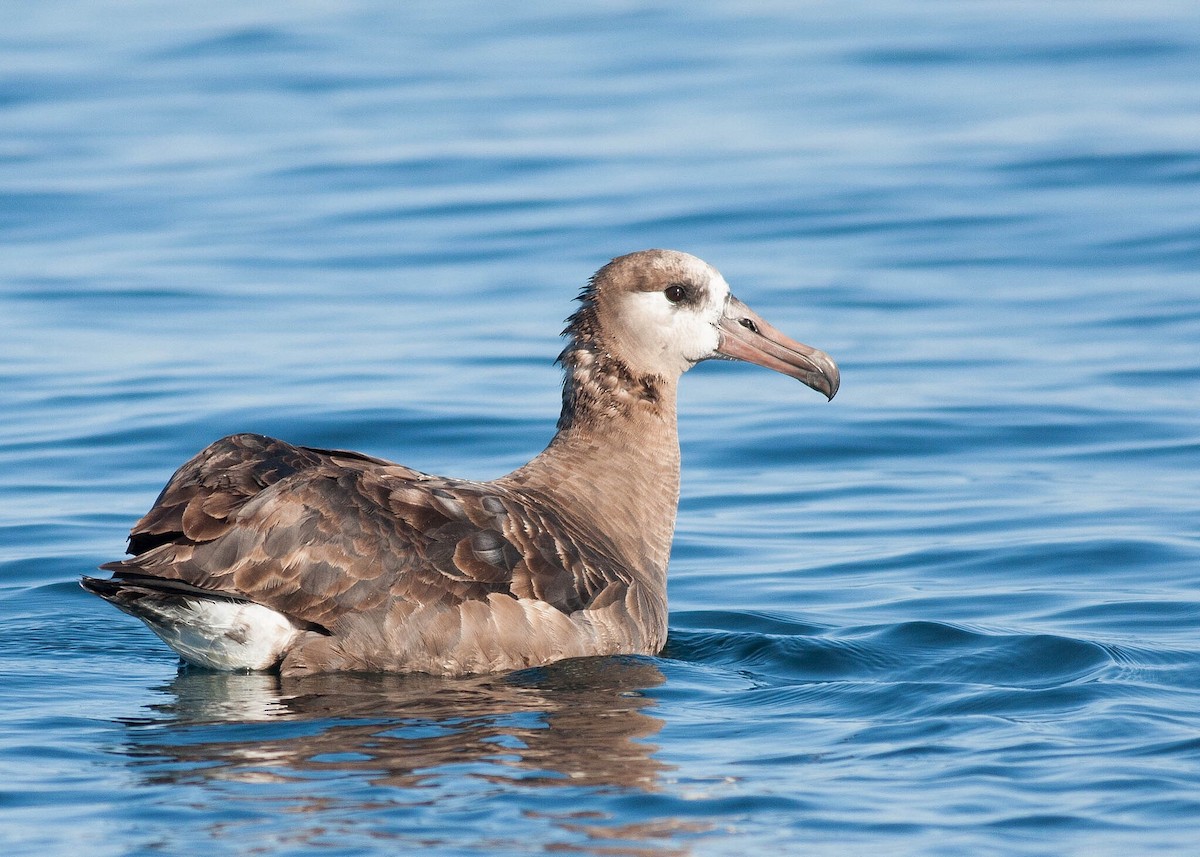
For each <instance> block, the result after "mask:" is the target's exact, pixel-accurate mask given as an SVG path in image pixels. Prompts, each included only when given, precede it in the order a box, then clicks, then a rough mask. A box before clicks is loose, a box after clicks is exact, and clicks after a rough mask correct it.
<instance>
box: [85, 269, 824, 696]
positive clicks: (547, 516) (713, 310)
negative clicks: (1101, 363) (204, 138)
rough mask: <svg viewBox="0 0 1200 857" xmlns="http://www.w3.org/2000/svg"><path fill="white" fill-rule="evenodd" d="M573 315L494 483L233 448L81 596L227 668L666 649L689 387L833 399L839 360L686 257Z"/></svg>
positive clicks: (617, 286)
mask: <svg viewBox="0 0 1200 857" xmlns="http://www.w3.org/2000/svg"><path fill="white" fill-rule="evenodd" d="M579 300H580V304H581V305H580V307H579V308H578V310H577V311H576V312H575V313H574V315H572V316H571V317H570V319H568V325H567V328H566V330H565V331H564V334H565V335H566V336H567V337H568V340H569V341H568V344H567V346H566V348H565V349H564V350H563V352H562V354H560V355H559V362H560V363H561V364H562V366H563V369H564V370H565V375H566V377H565V379H564V382H563V406H562V414H561V416H560V417H559V420H558V431H557V433H556V434H555V436H554V438H553V440H551V441H550V445H549V446H547V447H546V449H545V450H544V451H543V452H542V453H541V454H540V455H538V456H537V457H536V458H534V459H533V460H532V461H530V462H529V463H528V464H526V465H524V466H523V467H520V468H518V469H517V470H514V471H513V472H512V473H509V474H508V475H507V476H502V477H500V478H499V479H496V480H493V481H491V482H473V481H469V480H464V479H452V478H448V477H443V476H431V475H427V474H425V473H420V472H418V471H416V470H412V469H410V468H408V467H404V466H402V465H399V464H393V463H392V462H389V461H385V460H383V459H380V458H373V457H371V456H368V455H362V454H360V453H356V452H345V451H342V450H332V449H316V448H311V447H304V446H293V445H292V444H289V443H285V442H284V441H281V440H275V439H273V438H268V437H263V436H261V435H255V434H235V435H231V436H230V437H226V438H222V439H221V440H218V441H216V442H215V443H213V444H212V445H211V446H209V447H207V448H206V449H204V450H202V451H201V452H200V453H198V454H197V455H196V456H195V457H194V458H192V459H191V460H190V461H188V462H187V463H185V464H184V465H183V466H182V467H180V468H179V470H177V471H176V472H175V475H174V476H172V477H171V480H170V481H169V482H168V483H167V486H166V487H165V488H164V489H163V490H162V493H161V494H160V495H159V497H158V499H157V500H156V501H155V503H154V505H153V507H152V508H151V509H150V511H149V512H147V513H146V515H145V516H144V517H143V518H142V519H141V520H140V521H138V522H137V523H136V524H135V525H134V527H133V530H132V531H131V533H130V536H129V546H128V552H129V553H130V554H131V555H132V556H130V557H129V558H127V559H124V560H121V561H118V562H112V563H108V564H106V565H103V566H101V568H102V569H104V570H106V571H111V572H112V577H111V578H109V579H100V578H93V577H84V578H83V580H82V585H83V587H84V588H85V589H86V590H88V591H89V592H93V593H95V594H96V595H99V596H100V597H101V598H104V599H106V600H108V601H110V602H112V603H113V604H114V605H116V606H117V607H118V608H120V609H121V610H124V611H125V612H126V613H129V614H131V615H133V616H136V617H137V618H139V619H141V620H142V621H143V622H145V623H146V624H147V625H148V626H149V627H150V629H151V630H152V631H153V632H154V633H155V634H157V635H158V636H159V637H161V638H162V639H163V641H164V642H166V643H167V645H169V646H170V647H171V648H172V649H174V650H175V651H176V652H177V653H178V654H179V655H180V657H182V658H183V660H185V661H187V662H189V663H192V664H195V665H199V666H201V667H205V668H209V669H215V670H268V669H276V670H279V671H280V672H282V673H284V674H286V675H300V674H306V673H317V672H330V671H337V670H354V671H372V672H379V671H390V672H424V673H432V674H435V675H445V676H453V675H463V674H468V673H489V672H503V671H508V670H513V669H519V668H523V667H529V666H535V665H539V664H546V663H550V662H553V661H557V660H561V659H563V658H571V657H579V656H586V655H610V654H619V653H629V654H656V653H658V652H659V651H660V650H661V649H662V647H663V645H664V644H665V642H666V636H667V589H666V583H667V577H666V576H667V557H668V554H669V553H670V548H671V538H672V535H673V533H674V529H675V513H676V509H677V507H678V503H679V438H678V432H677V425H676V416H675V400H676V386H677V384H678V381H679V377H680V376H681V375H682V374H683V373H684V372H686V371H687V370H688V369H689V368H691V367H692V366H694V365H695V364H696V363H699V362H700V361H702V360H708V359H710V358H728V359H738V360H745V361H749V362H751V363H757V364H759V365H760V366H765V367H767V368H769V369H774V370H776V371H778V372H782V373H784V374H785V375H790V376H791V377H793V378H797V379H799V380H800V381H801V382H803V383H804V384H806V385H808V386H809V387H812V388H813V389H815V390H818V391H820V392H821V393H824V394H825V395H826V396H827V397H828V398H831V399H832V398H833V395H834V394H835V393H836V392H837V389H838V383H839V374H838V369H837V366H836V365H835V364H834V362H833V361H832V360H831V359H830V358H829V356H828V355H826V354H825V353H824V352H822V351H818V350H817V349H815V348H811V347H809V346H807V345H803V344H801V343H799V342H796V341H795V340H792V339H790V338H788V337H787V336H786V335H784V334H783V333H781V332H780V331H778V330H776V329H775V328H774V327H772V326H771V325H769V324H768V323H767V322H765V321H764V320H763V319H762V318H761V317H759V316H758V315H757V314H756V313H754V312H753V311H752V310H751V309H750V308H749V307H747V306H746V305H745V304H744V303H742V302H741V301H740V300H738V299H737V298H735V297H734V296H733V295H732V294H730V291H729V286H728V285H727V284H726V282H725V279H724V278H723V277H722V276H721V274H720V273H718V272H717V270H716V269H715V268H713V267H712V266H710V265H708V264H707V263H705V262H703V261H701V260H700V259H697V258H696V257H694V256H690V255H688V254H686V253H680V252H677V251H672V250H645V251H641V252H638V253H631V254H629V255H627V256H621V257H619V258H616V259H614V260H612V261H611V262H609V263H608V264H607V265H605V266H604V267H603V268H601V269H600V270H599V271H597V272H596V274H595V275H594V276H593V277H592V279H591V280H590V281H589V283H588V285H587V286H586V287H585V288H584V290H583V292H582V294H581V295H580V296H579Z"/></svg>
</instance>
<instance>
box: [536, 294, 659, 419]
mask: <svg viewBox="0 0 1200 857" xmlns="http://www.w3.org/2000/svg"><path fill="white" fill-rule="evenodd" d="M578 300H579V304H580V305H579V309H577V310H576V311H575V312H574V313H573V314H572V315H571V317H570V318H568V319H567V326H566V328H564V329H563V335H564V336H566V337H568V342H567V346H566V348H564V349H563V350H562V353H561V354H559V355H558V363H559V364H560V365H561V366H562V367H563V373H564V374H563V392H562V412H561V413H560V414H559V417H558V430H559V431H560V432H561V431H564V430H567V429H570V428H571V427H572V426H574V425H576V424H578V423H591V424H593V425H596V426H601V425H608V426H610V427H611V424H612V422H613V421H614V420H617V421H619V420H627V419H630V418H634V417H638V416H641V417H653V416H659V417H663V416H667V417H669V418H671V419H673V418H674V415H675V403H674V387H675V382H674V381H673V380H672V381H668V380H667V379H665V378H662V377H660V376H658V375H639V374H637V373H635V372H633V371H632V370H630V368H629V367H628V366H627V365H626V363H625V362H624V361H623V360H622V359H621V358H620V357H619V356H617V355H616V354H614V353H613V351H612V350H611V346H610V343H609V342H608V340H607V338H606V337H605V335H604V329H603V327H602V325H601V324H600V319H599V313H598V311H597V306H596V300H597V286H596V278H595V277H593V278H592V279H591V280H589V281H588V284H587V286H585V287H584V289H583V291H582V292H581V293H580V294H579V298H578Z"/></svg>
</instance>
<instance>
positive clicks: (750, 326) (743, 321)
mask: <svg viewBox="0 0 1200 857" xmlns="http://www.w3.org/2000/svg"><path fill="white" fill-rule="evenodd" d="M738 324H740V325H741V326H742V327H744V328H746V330H748V331H750V332H751V333H758V325H757V324H755V323H754V320H753V319H749V318H739V319H738Z"/></svg>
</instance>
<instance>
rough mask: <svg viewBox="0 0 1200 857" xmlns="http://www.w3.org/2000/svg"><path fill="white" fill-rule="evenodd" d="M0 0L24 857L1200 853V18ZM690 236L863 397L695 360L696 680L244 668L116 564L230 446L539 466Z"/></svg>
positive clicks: (673, 644)
mask: <svg viewBox="0 0 1200 857" xmlns="http://www.w3.org/2000/svg"><path fill="white" fill-rule="evenodd" d="M5 17H6V25H5V27H4V28H3V31H2V32H0V247H2V248H3V252H0V413H2V414H3V419H0V628H2V629H3V631H2V633H0V673H2V674H3V676H4V680H3V682H0V771H2V772H3V776H2V777H0V841H2V842H3V845H4V853H5V854H6V855H26V854H28V855H47V854H52V855H57V854H76V853H86V854H89V855H124V854H192V853H213V854H236V855H250V854H255V855H264V854H265V855H313V854H323V855H354V854H364V853H413V852H416V851H421V852H422V853H431V854H526V853H541V852H568V853H583V854H594V855H613V854H620V855H745V854H806V855H834V854H839V855H840V854H862V853H871V852H880V853H887V854H894V855H908V854H912V855H939V854H944V855H961V854H972V855H1015V854H1055V855H1070V854H1081V855H1082V854H1087V855H1107V854H1119V855H1123V857H1126V856H1127V855H1130V854H1155V853H1172V854H1181V853H1190V852H1192V851H1193V850H1194V849H1195V843H1196V841H1197V839H1198V838H1200V633H1198V631H1200V275H1198V269H1200V206H1198V205H1197V200H1198V199H1200V88H1198V87H1197V85H1196V72H1197V69H1198V68H1200V15H1197V14H1196V10H1195V8H1194V6H1193V4H1190V3H1184V2H1171V0H1148V2H1142V3H1137V4H1129V3H1117V2H1108V0H1098V2H1092V0H1089V2H1082V0H1080V1H1079V2H1076V0H1063V2H1055V3H1035V2H1020V1H1019V0H1012V2H986V3H960V2H938V1H937V0H934V2H927V3H921V4H889V3H884V2H880V0H850V2H845V3H838V4H826V3H816V2H800V3H795V2H772V0H739V2H737V3H733V2H716V0H699V2H691V3H686V4H685V3H673V2H655V3H638V2H628V3H598V2H582V3H573V4H555V3H548V2H542V1H541V0H534V2H531V3H526V4H523V5H522V6H521V8H520V9H513V10H509V9H502V8H501V7H499V6H495V5H494V4H485V3H479V2H468V0H463V2H448V3H439V4H427V3H415V4H393V3H383V2H374V0H364V2H361V3H353V4H325V3H316V2H298V3H297V2H289V3H282V2H264V3H255V4H241V3H231V2H212V3H206V4H189V5H182V6H181V5H180V4H177V3H165V2H148V0H138V2H131V3H124V2H123V3H117V2H111V0H101V2H93V3H88V4H68V3H61V2H31V0H16V2H12V3H10V4H8V5H7V6H6V15H5ZM652 246H665V247H674V248H678V249H681V250H686V251H689V252H692V253H695V254H697V255H699V256H701V257H703V258H705V259H707V260H708V261H710V262H712V263H713V264H715V265H716V266H717V267H718V268H720V269H721V270H722V272H723V273H724V274H725V276H726V278H727V279H728V280H729V281H730V283H731V284H732V285H733V287H734V289H735V291H736V292H737V293H738V294H739V295H740V296H741V297H742V298H744V299H745V300H746V301H747V302H748V303H750V304H751V305H752V306H754V307H755V308H756V309H757V310H759V311H760V312H761V313H762V314H763V315H764V316H766V317H767V318H768V319H771V320H772V321H773V322H774V323H775V324H776V325H777V326H779V327H780V328H782V329H784V330H786V331H788V332H789V333H791V334H793V335H794V336H796V337H797V338H799V339H801V340H803V341H806V342H810V343H811V344H813V345H817V346H819V347H821V348H824V349H826V350H828V351H829V352H830V353H831V354H833V355H834V357H835V358H836V359H837V360H838V362H839V363H840V365H841V367H842V370H843V386H842V391H841V393H840V394H839V395H838V397H837V399H835V400H834V402H833V403H831V404H825V403H823V402H822V401H821V399H820V397H819V396H816V395H815V394H813V393H811V391H808V390H806V389H804V388H803V387H801V386H800V385H798V384H796V383H795V382H794V381H790V380H788V379H786V378H783V377H781V376H775V375H772V374H770V373H767V372H765V371H763V370H759V369H756V368H754V367H743V366H736V365H731V364H712V365H704V366H702V367H699V368H698V369H696V370H695V371H694V372H692V373H691V374H690V375H689V376H688V377H687V378H686V379H684V383H683V387H682V394H681V402H680V412H681V436H682V445H683V457H684V484H683V498H682V502H681V508H680V516H679V524H678V530H677V537H676V545H675V552H674V555H673V559H672V572H671V574H672V576H671V588H670V598H671V607H672V611H671V635H670V642H669V645H668V647H667V650H666V651H665V652H664V653H663V654H662V656H661V657H655V658H617V659H596V660H584V661H577V662H567V663H563V664H558V665H555V666H552V667H549V668H546V669H541V670H532V671H528V672H524V673H519V674H515V675H510V676H499V677H487V678H479V679H468V680H460V681H445V680H435V679H430V678H425V677H419V676H417V677H412V676H410V677H397V676H390V677H388V676H330V677H324V678H318V679H311V680H304V681H295V680H293V681H285V680H281V679H280V678H278V677H273V676H265V675H213V674H207V673H204V672H200V671H194V670H192V671H188V670H181V669H180V668H179V665H178V662H177V660H176V659H175V658H174V656H173V655H172V654H171V653H170V652H169V651H168V650H166V649H165V648H164V647H163V646H162V645H161V644H160V643H159V642H158V641H157V639H156V638H154V637H153V636H152V635H151V634H150V633H149V632H148V631H146V630H145V629H144V628H143V627H142V626H141V625H140V624H138V623H137V622H135V621H134V620H132V619H130V618H128V617H126V616H124V615H123V614H120V613H118V612H117V611H115V610H113V609H111V608H110V607H108V606H107V605H105V604H103V603H101V602H100V601H99V600H97V599H95V598H92V597H91V596H88V595H87V594H85V593H84V592H83V591H82V590H80V589H79V588H78V585H77V583H76V581H77V579H78V577H79V576H80V575H81V574H86V573H90V572H92V571H93V569H94V567H95V566H96V565H98V564H99V563H101V562H105V561H108V560H110V559H115V558H117V557H118V556H119V555H120V554H121V551H122V549H123V547H124V537H125V533H126V532H127V530H128V528H129V526H130V524H131V523H132V522H133V521H134V520H135V519H136V518H137V517H138V516H139V515H140V514H141V513H142V512H143V511H144V510H145V509H146V508H147V507H148V506H149V504H150V503H151V502H152V500H153V499H154V496H155V495H156V493H157V491H158V489H159V488H160V487H161V485H162V484H163V483H164V481H165V480H166V478H167V477H168V476H169V475H170V473H171V472H172V470H173V469H174V468H175V467H176V466H177V465H178V464H179V463H181V462H182V461H183V460H185V459H186V458H187V457H188V456H190V455H191V454H192V453H193V452H195V451H196V450H197V449H199V448H200V447H202V446H203V445H205V444H206V443H208V442H209V441H211V440H213V439H215V438H217V437H219V436H221V435H224V434H227V433H230V432H233V431H259V432H263V433H267V434H272V435H276V436H280V437H283V438H286V439H289V440H292V441H294V442H298V443H304V444H309V445H315V446H324V447H329V446H336V447H349V448H354V449H360V450H363V451H366V452H369V453H372V454H375V455H381V456H385V457H388V458H392V459H395V460H399V461H402V462H404V463H406V464H409V465H412V466H415V467H418V468H420V469H422V470H426V471H432V472H439V473H447V474H453V475H460V476H467V477H473V478H491V477H494V476H497V475H500V474H502V473H504V472H506V471H508V470H509V469H511V468H513V467H515V466H517V465H519V464H521V463H523V462H524V461H526V460H527V459H528V458H529V457H531V456H532V455H533V454H535V453H536V452H538V451H539V450H540V449H541V447H542V445H544V443H545V442H546V441H547V440H548V438H549V437H550V434H551V432H552V429H553V424H554V420H555V418H556V416H557V407H558V383H559V375H558V372H557V370H556V368H555V367H554V366H553V365H552V359H553V357H554V355H555V354H557V352H558V350H559V348H560V341H559V340H558V337H557V333H558V331H559V329H560V328H561V322H562V319H563V318H564V317H565V316H566V315H567V313H568V312H570V310H571V298H572V297H573V296H574V294H575V293H576V291H577V290H578V288H579V286H580V285H582V283H583V282H584V280H585V279H586V277H587V276H588V275H589V274H590V273H591V272H592V271H593V270H595V269H596V268H597V267H598V266H599V265H601V264H603V263H604V262H605V261H606V260H607V259H608V258H610V257H612V256H614V255H618V254H620V253H624V252H628V251H631V250H635V249H640V248H643V247H652Z"/></svg>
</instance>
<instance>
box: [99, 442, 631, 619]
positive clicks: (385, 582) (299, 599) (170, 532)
mask: <svg viewBox="0 0 1200 857" xmlns="http://www.w3.org/2000/svg"><path fill="white" fill-rule="evenodd" d="M130 548H131V550H135V549H136V553H137V555H135V556H133V557H130V558H128V559H126V560H123V561H121V562H117V563H110V564H109V565H107V566H104V567H105V568H106V569H109V570H111V571H113V572H115V573H116V574H117V575H118V576H134V575H136V576H139V577H143V576H146V575H150V576H154V577H159V578H163V579H165V580H169V581H178V582H180V583H182V584H184V585H187V586H189V587H196V588H198V589H201V590H206V591H210V592H214V593H216V594H218V595H221V596H224V597H232V598H238V599H245V600H248V601H252V602H255V603H259V604H262V605H264V606H267V607H270V608H272V609H275V610H278V611H280V612H282V613H284V614H285V615H287V616H289V617H292V618H293V620H294V621H297V622H300V623H308V624H310V625H315V626H320V627H322V628H326V629H329V630H330V632H331V633H334V634H337V632H338V629H339V627H341V626H344V625H349V624H353V625H355V626H356V627H359V628H361V627H362V626H363V623H364V622H365V623H372V624H373V623H378V624H379V626H380V627H382V626H383V624H384V623H385V622H386V619H387V617H388V616H389V615H394V613H395V610H396V608H397V602H404V603H406V604H408V605H413V606H429V605H434V606H437V605H444V606H460V607H462V608H463V609H467V608H469V607H470V603H471V602H479V603H480V607H483V605H484V603H486V602H488V600H489V596H494V595H503V596H508V597H511V598H513V599H537V600H539V601H544V602H546V603H548V604H550V605H551V606H553V607H555V608H556V609H558V610H559V611H562V612H563V613H572V612H574V611H577V610H581V609H584V608H586V607H588V606H590V605H592V604H593V603H594V602H597V599H600V601H602V602H603V603H605V604H607V603H612V602H614V601H615V600H618V599H619V598H620V597H623V593H624V592H625V591H626V589H627V588H628V586H629V583H630V580H629V577H628V572H627V571H625V570H624V563H622V562H621V561H620V558H619V556H618V554H617V553H616V551H615V549H613V548H612V546H611V545H610V544H609V543H608V542H607V541H606V540H605V539H604V537H603V536H601V535H600V534H599V533H597V532H596V531H595V530H593V529H591V528H590V527H588V526H587V525H586V524H583V523H580V522H578V521H572V520H571V519H570V518H568V517H566V516H564V515H562V514H561V513H560V512H559V511H557V510H554V509H553V508H550V507H548V506H547V504H546V503H545V501H544V498H539V497H531V496H526V495H524V494H521V493H519V490H518V489H512V488H505V487H501V486H496V485H489V484H484V483H477V482H468V481H460V480H451V479H442V478H437V477H430V476H426V475H424V474H420V473H418V472H416V471H413V470H410V469H409V468H405V467H400V466H398V465H393V464H389V463H388V462H386V461H383V460H381V459H373V458H369V457H367V456H359V455H356V454H353V453H341V452H338V451H332V450H317V449H310V448H306V447H295V446H291V445H289V444H285V443H283V442H281V441H276V440H272V439H271V438H265V437H262V436H259V435H234V436H231V437H229V438H224V439H222V440H221V441H218V442H217V443H215V444H213V445H212V446H210V447H209V448H208V449H207V450H205V451H204V452H202V453H200V454H199V455H197V456H196V457H195V458H193V459H192V460H191V461H189V462H188V463H187V464H185V465H184V466H183V467H181V468H180V469H179V471H178V472H176V474H175V475H174V476H173V477H172V479H171V481H170V482H169V483H168V484H167V487H166V488H164V489H163V492H162V494H161V495H160V497H159V500H158V502H157V503H156V504H155V506H154V508H152V509H151V510H150V512H149V513H147V515H146V516H145V517H144V518H142V520H141V521H139V522H138V524H137V525H136V526H135V527H134V530H133V533H132V534H131V536H130ZM454 612H457V611H454Z"/></svg>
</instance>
